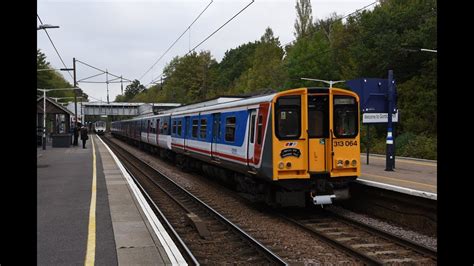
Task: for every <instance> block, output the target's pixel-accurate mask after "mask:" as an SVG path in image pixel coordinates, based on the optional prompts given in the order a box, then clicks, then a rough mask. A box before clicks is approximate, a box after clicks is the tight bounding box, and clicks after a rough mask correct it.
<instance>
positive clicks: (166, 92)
mask: <svg viewBox="0 0 474 266" xmlns="http://www.w3.org/2000/svg"><path fill="white" fill-rule="evenodd" d="M216 64H217V63H216V61H215V60H214V59H213V58H212V56H211V53H210V52H208V51H202V52H200V53H199V54H198V53H196V52H192V53H190V54H189V55H187V56H184V57H175V58H174V59H173V60H172V61H171V62H170V63H169V64H168V65H167V66H166V67H165V69H164V71H163V73H164V75H165V77H166V81H165V82H164V84H163V89H162V91H161V92H160V93H158V96H159V97H162V99H164V100H166V101H170V102H177V103H190V102H195V101H198V100H202V99H206V98H207V97H212V95H215V93H216V91H215V90H213V88H211V85H212V84H213V83H214V81H215V80H216V77H217V66H216Z"/></svg>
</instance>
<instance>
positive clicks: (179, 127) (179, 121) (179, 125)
mask: <svg viewBox="0 0 474 266" xmlns="http://www.w3.org/2000/svg"><path fill="white" fill-rule="evenodd" d="M178 136H179V137H181V119H180V120H178Z"/></svg>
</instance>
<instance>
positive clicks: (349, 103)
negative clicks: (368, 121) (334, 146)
mask: <svg viewBox="0 0 474 266" xmlns="http://www.w3.org/2000/svg"><path fill="white" fill-rule="evenodd" d="M357 107H358V105H357V102H356V100H355V98H354V97H347V96H334V135H335V136H336V137H337V138H353V137H355V136H357V134H358V131H359V128H358V121H359V114H358V109H357Z"/></svg>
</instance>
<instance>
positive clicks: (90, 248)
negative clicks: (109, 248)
mask: <svg viewBox="0 0 474 266" xmlns="http://www.w3.org/2000/svg"><path fill="white" fill-rule="evenodd" d="M91 143H92V196H91V206H90V211H89V233H88V235H87V253H86V261H85V262H84V265H94V263H95V205H96V198H97V190H96V189H97V186H96V184H97V168H96V157H95V146H94V140H93V138H92V136H91Z"/></svg>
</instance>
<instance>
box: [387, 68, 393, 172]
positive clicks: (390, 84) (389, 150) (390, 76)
mask: <svg viewBox="0 0 474 266" xmlns="http://www.w3.org/2000/svg"><path fill="white" fill-rule="evenodd" d="M393 83H394V81H393V70H389V71H388V92H387V93H388V95H387V96H388V97H387V98H388V113H387V115H388V123H387V150H386V162H385V171H393V161H394V157H393V135H392V132H393V130H392V128H393V127H392V114H393Z"/></svg>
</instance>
